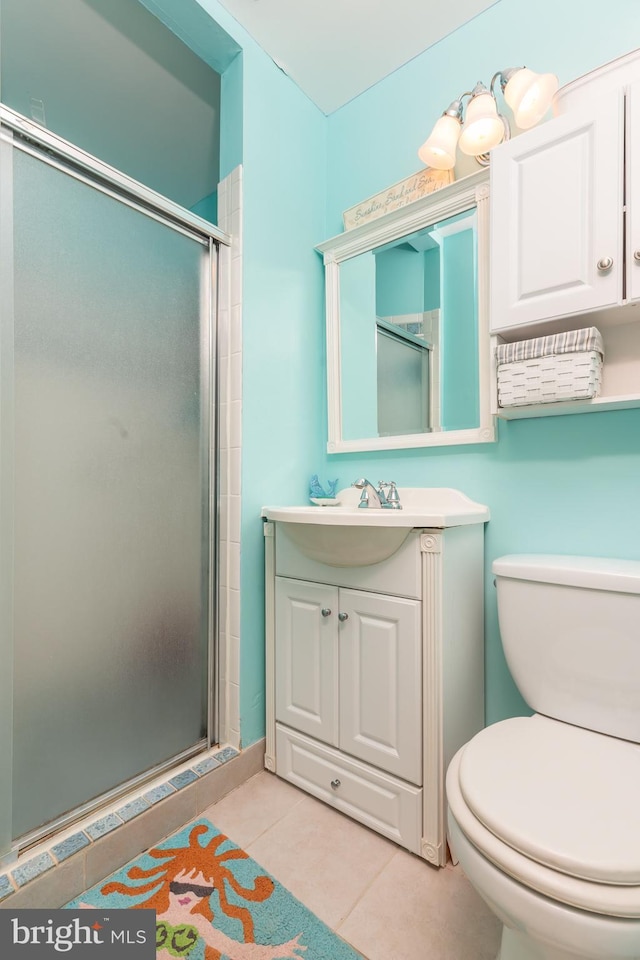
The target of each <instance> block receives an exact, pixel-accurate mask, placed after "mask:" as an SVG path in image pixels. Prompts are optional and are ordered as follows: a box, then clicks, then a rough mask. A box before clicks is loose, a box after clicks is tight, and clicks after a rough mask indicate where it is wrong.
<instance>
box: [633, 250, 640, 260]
mask: <svg viewBox="0 0 640 960" xmlns="http://www.w3.org/2000/svg"><path fill="white" fill-rule="evenodd" d="M633 259H634V260H635V261H636V263H640V250H634V251H633Z"/></svg>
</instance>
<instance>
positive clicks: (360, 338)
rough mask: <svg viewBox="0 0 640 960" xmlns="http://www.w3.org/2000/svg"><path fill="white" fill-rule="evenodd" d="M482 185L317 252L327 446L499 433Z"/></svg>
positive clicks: (481, 176)
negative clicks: (323, 292) (323, 293)
mask: <svg viewBox="0 0 640 960" xmlns="http://www.w3.org/2000/svg"><path fill="white" fill-rule="evenodd" d="M487 181H488V173H487V171H484V170H483V171H480V173H478V174H473V175H472V176H470V177H466V178H465V179H464V180H460V181H458V182H455V183H453V184H450V185H449V186H447V187H444V188H442V189H441V190H439V191H438V192H437V193H435V194H431V195H429V196H427V197H424V198H422V199H421V200H418V201H416V202H414V203H412V204H410V205H409V206H407V207H405V208H403V209H401V210H397V211H395V212H394V213H390V214H387V215H385V216H383V217H380V218H379V219H377V220H374V221H373V222H371V223H368V224H363V225H361V226H359V227H356V228H355V229H353V230H350V231H348V232H346V233H344V234H341V235H340V236H338V237H335V238H334V239H333V240H329V241H327V242H326V243H324V244H321V245H320V246H319V247H318V248H317V249H318V250H320V251H321V252H322V253H323V254H324V262H325V272H326V288H327V386H328V402H329V442H328V450H329V452H331V453H340V452H347V451H357V450H385V449H401V448H405V447H417V446H436V445H444V444H449V445H451V444H460V443H482V442H488V441H492V440H494V439H495V429H494V423H493V418H492V416H491V412H490V409H489V387H488V376H489V334H488V321H487V303H486V299H487V282H486V276H487V256H488V252H487V242H488V237H487V233H488V210H487V207H488V184H487Z"/></svg>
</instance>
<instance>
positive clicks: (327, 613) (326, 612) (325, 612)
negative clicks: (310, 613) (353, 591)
mask: <svg viewBox="0 0 640 960" xmlns="http://www.w3.org/2000/svg"><path fill="white" fill-rule="evenodd" d="M320 613H321V614H322V616H323V617H330V616H331V610H330V609H329V607H323V608H322V610H321V611H320Z"/></svg>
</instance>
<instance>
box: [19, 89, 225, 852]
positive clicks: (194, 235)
mask: <svg viewBox="0 0 640 960" xmlns="http://www.w3.org/2000/svg"><path fill="white" fill-rule="evenodd" d="M14 149H19V150H21V151H23V152H25V153H28V154H30V155H31V156H33V157H35V158H36V159H38V160H40V161H42V162H43V163H46V164H48V165H50V166H52V167H54V168H56V169H58V170H60V171H62V172H63V173H65V174H67V175H69V176H71V177H73V178H75V179H76V180H79V181H80V182H82V183H84V184H86V185H87V186H90V187H92V188H94V189H96V190H98V191H100V192H101V193H104V194H106V195H108V196H111V197H112V198H113V199H114V200H117V201H119V202H121V203H124V204H125V205H127V206H129V207H131V208H133V209H135V210H137V211H138V212H139V213H142V214H144V215H145V216H147V217H150V218H151V219H154V220H157V221H158V222H160V223H162V224H164V225H165V226H167V227H169V228H171V229H173V230H175V231H177V232H178V233H182V234H184V235H186V236H188V237H190V238H191V239H193V240H195V241H197V242H199V243H201V244H202V245H203V246H204V247H205V248H206V250H207V251H208V260H209V270H208V271H206V273H207V274H208V276H207V277H206V280H205V284H204V287H205V289H203V290H202V291H201V294H202V297H203V301H204V305H203V315H204V317H203V318H204V323H203V325H202V328H201V335H202V342H201V347H202V349H201V365H202V366H201V384H202V391H203V396H201V401H202V404H201V409H202V414H203V417H202V425H201V429H202V435H203V446H204V444H205V443H206V449H207V450H208V457H207V458H203V474H206V475H204V476H203V477H202V480H203V482H204V484H205V489H207V490H208V492H209V496H208V502H207V503H203V505H202V509H203V520H205V522H206V523H207V526H208V530H209V538H208V539H209V555H208V561H209V569H208V584H206V585H203V587H204V586H206V587H207V589H208V597H209V598H210V602H209V603H208V604H207V611H208V614H207V616H208V622H207V624H206V631H207V647H208V677H207V744H206V745H207V746H211V745H212V744H213V743H215V742H216V739H217V733H218V730H217V727H218V715H217V709H216V707H217V704H216V698H215V692H216V691H217V687H218V679H219V678H218V618H217V602H216V598H217V589H216V588H217V582H218V570H217V563H218V557H217V513H218V510H217V480H218V478H217V457H216V450H217V436H218V424H217V419H218V408H219V404H218V403H217V398H216V395H215V388H216V386H217V376H216V366H217V336H216V334H217V313H218V302H217V291H218V275H217V264H218V256H217V253H218V249H219V247H220V246H224V247H229V246H230V245H231V237H230V236H229V234H227V233H225V232H224V231H222V230H219V229H218V228H217V227H216V226H215V225H213V224H211V223H208V222H207V221H206V220H203V219H202V218H201V217H198V216H197V215H196V214H193V213H191V212H190V211H189V210H186V209H184V208H183V207H181V206H180V205H179V204H177V203H175V202H174V201H172V200H169V199H168V198H167V197H164V196H162V195H161V194H159V193H156V192H155V191H154V190H152V189H150V188H149V187H146V186H145V185H144V184H141V183H139V182H138V181H136V180H134V179H133V178H132V177H129V176H127V175H126V174H124V173H122V172H121V171H119V170H116V169H115V168H114V167H111V166H110V165H109V164H106V163H104V162H103V161H101V160H99V159H97V158H96V157H93V156H91V154H88V153H87V152H86V151H84V150H82V149H81V148H79V147H77V146H75V145H74V144H72V143H70V142H69V141H67V140H64V139H63V138H62V137H59V136H57V135H56V134H54V133H51V132H50V131H49V130H46V129H45V128H43V127H40V126H39V125H38V124H36V123H34V122H33V121H31V120H29V119H28V118H26V117H24V116H22V115H21V114H19V113H17V112H16V111H14V110H11V109H10V108H9V107H6V106H4V105H3V104H0V243H2V246H3V249H4V250H10V251H12V249H13V172H12V156H13V150H14ZM0 286H1V287H2V288H3V290H4V295H3V297H1V298H0V321H1V322H0V429H1V430H2V434H3V438H4V441H5V442H4V444H3V453H4V455H5V457H6V461H7V462H4V461H3V460H1V459H0V492H1V493H2V497H0V864H2V863H6V862H9V861H11V860H13V859H15V858H16V856H17V853H18V847H17V845H16V843H15V841H14V840H13V837H12V776H11V770H12V766H13V730H12V727H13V562H12V561H13V519H12V503H11V488H12V482H13V476H12V474H11V472H10V471H11V451H12V441H13V405H12V401H11V397H12V392H13V373H12V369H13V256H6V257H4V258H0ZM3 312H4V316H3ZM214 411H215V414H214ZM211 601H213V602H211ZM200 749H202V747H201V745H198V750H200ZM194 752H196V750H194V749H191V750H190V751H186V752H185V753H186V754H187V755H193V753H194ZM181 759H186V756H180V757H178V758H173V760H172V761H170V763H165V764H162V765H161V766H160V767H156V768H154V769H152V770H150V771H146V772H145V773H143V774H141V775H140V776H139V777H137V778H135V779H134V780H129V781H128V782H127V784H125V785H121V786H120V787H117V788H114V790H113V791H111V792H110V793H109V794H104V795H102V796H101V797H100V798H97V799H96V800H94V801H90V802H88V803H87V804H85V805H84V806H83V807H80V808H78V809H77V810H75V811H72V812H71V813H69V814H67V815H65V816H64V817H60V818H59V819H58V820H56V821H55V822H54V824H55V825H56V827H57V828H62V827H63V826H65V825H66V823H69V822H72V820H74V819H77V818H78V817H79V816H83V815H85V814H86V813H88V812H89V810H90V809H92V808H95V807H97V806H99V805H101V804H103V803H104V802H106V801H109V800H111V799H114V798H115V796H117V795H121V794H122V793H123V792H124V789H125V788H126V789H128V790H130V789H132V787H133V786H135V785H136V783H137V782H138V781H139V782H144V781H145V780H148V779H149V778H151V777H153V776H157V774H158V773H159V772H160V770H162V769H165V768H166V767H168V766H169V765H170V764H175V763H176V762H179V761H180V760H181ZM52 826H53V825H52V824H49V825H47V826H46V827H44V828H42V830H40V831H37V835H36V833H34V834H32V835H30V836H29V837H27V838H21V841H20V844H19V845H20V847H22V846H23V845H31V844H32V843H34V842H36V841H37V840H38V839H39V837H41V836H44V835H46V834H48V833H50V832H51V830H52Z"/></svg>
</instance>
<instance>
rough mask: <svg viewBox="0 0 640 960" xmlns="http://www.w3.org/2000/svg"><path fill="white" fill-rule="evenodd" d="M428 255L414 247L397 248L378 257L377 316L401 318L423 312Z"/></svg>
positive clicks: (376, 281)
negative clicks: (408, 314) (404, 315)
mask: <svg viewBox="0 0 640 960" xmlns="http://www.w3.org/2000/svg"><path fill="white" fill-rule="evenodd" d="M424 266H425V254H424V253H419V252H418V251H417V250H414V249H413V248H412V247H408V246H405V247H395V248H392V249H391V250H383V251H382V253H378V254H376V278H375V291H376V313H377V316H379V317H399V316H401V315H402V314H405V313H422V311H423V310H424V309H425V305H424V288H425V279H424Z"/></svg>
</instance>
